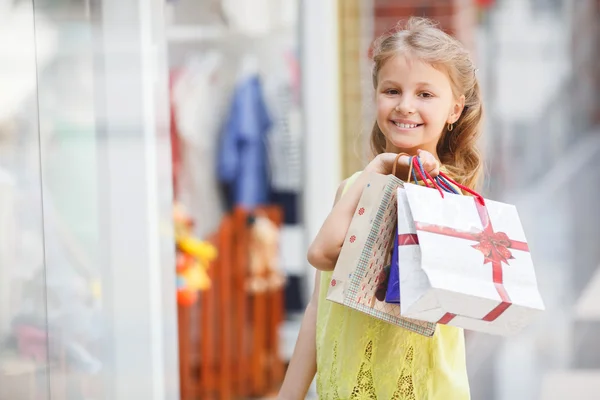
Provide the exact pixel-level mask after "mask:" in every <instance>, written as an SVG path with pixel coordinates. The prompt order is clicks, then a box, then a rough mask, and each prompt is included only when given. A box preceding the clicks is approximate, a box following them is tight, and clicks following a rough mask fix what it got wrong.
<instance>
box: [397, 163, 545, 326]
mask: <svg viewBox="0 0 600 400" xmlns="http://www.w3.org/2000/svg"><path fill="white" fill-rule="evenodd" d="M414 161H415V169H416V170H417V172H418V173H420V174H422V175H426V174H425V173H424V171H423V170H422V168H420V166H419V165H418V160H416V159H415V160H414ZM422 179H423V180H424V181H426V180H427V177H423V178H422ZM429 179H430V177H429ZM431 181H432V183H434V184H435V183H436V182H435V180H431ZM451 184H453V185H455V186H457V187H460V188H461V189H463V190H465V191H469V192H471V194H472V195H473V196H472V197H471V196H461V195H458V194H450V193H444V192H443V191H442V190H441V189H442V188H447V187H450V186H451ZM434 186H435V189H437V190H432V188H427V187H423V186H419V185H415V184H411V183H407V184H405V185H404V186H403V187H402V188H398V189H397V201H398V232H399V238H403V237H405V238H410V240H407V241H405V242H406V243H412V244H409V245H400V246H399V247H398V258H399V264H400V265H401V268H400V270H399V273H400V287H401V292H400V301H401V304H402V316H405V317H408V318H415V319H419V320H423V321H429V322H436V323H439V324H448V325H453V326H458V327H462V328H465V329H470V330H474V331H480V332H486V333H491V334H500V335H508V334H513V333H516V332H518V331H520V330H521V329H522V328H524V327H525V326H526V325H527V324H528V323H530V322H531V321H532V319H533V318H534V317H535V315H536V314H538V313H540V312H541V311H543V310H544V304H543V301H542V298H541V296H540V293H539V290H538V287H537V281H536V276H535V270H534V266H533V262H532V259H531V254H530V253H529V246H528V245H527V241H526V239H525V233H524V232H523V227H522V226H521V222H520V219H519V216H518V213H517V210H516V207H515V206H513V205H510V204H505V203H500V202H496V201H491V200H487V199H484V198H483V197H482V196H480V195H479V194H477V193H475V192H472V191H470V190H469V189H468V188H465V187H463V186H461V185H459V184H457V183H456V182H454V181H452V180H451V179H449V178H448V177H447V176H446V175H445V174H443V173H441V174H440V178H439V179H438V180H437V184H435V185H434ZM399 242H400V243H402V242H403V240H402V239H399Z"/></svg>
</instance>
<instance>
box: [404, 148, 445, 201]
mask: <svg viewBox="0 0 600 400" xmlns="http://www.w3.org/2000/svg"><path fill="white" fill-rule="evenodd" d="M410 161H411V163H410V164H411V167H412V170H413V177H414V178H415V179H414V180H415V183H416V184H418V180H417V179H416V177H415V176H414V171H415V170H416V171H417V174H419V176H420V177H421V180H422V181H423V183H424V184H425V186H426V187H428V188H429V187H431V186H429V182H431V185H432V186H433V187H434V188H436V189H437V191H438V192H440V195H441V196H442V198H443V197H444V192H443V191H442V189H441V188H440V186H439V185H438V184H437V182H436V181H435V180H434V179H433V178H432V177H431V175H429V172H427V171H425V168H423V164H421V159H420V158H419V157H418V156H417V157H411V160H410ZM409 169H410V168H409ZM427 180H429V182H427Z"/></svg>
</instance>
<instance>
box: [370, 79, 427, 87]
mask: <svg viewBox="0 0 600 400" xmlns="http://www.w3.org/2000/svg"><path fill="white" fill-rule="evenodd" d="M381 85H394V86H402V85H400V84H399V83H398V82H395V81H392V80H389V79H386V80H385V81H383V82H381ZM417 86H426V87H433V85H431V84H430V83H427V82H419V83H417Z"/></svg>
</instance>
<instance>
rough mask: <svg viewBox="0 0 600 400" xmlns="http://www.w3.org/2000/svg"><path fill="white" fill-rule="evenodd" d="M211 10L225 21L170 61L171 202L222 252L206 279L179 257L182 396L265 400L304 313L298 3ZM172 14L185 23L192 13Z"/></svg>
mask: <svg viewBox="0 0 600 400" xmlns="http://www.w3.org/2000/svg"><path fill="white" fill-rule="evenodd" d="M213 5H214V6H215V7H214V8H213V9H212V11H213V12H214V13H215V14H220V16H219V17H218V18H216V17H215V18H213V19H212V20H211V21H210V22H208V21H206V18H207V17H206V15H204V16H202V17H199V18H198V20H199V21H200V22H198V23H197V26H196V27H195V28H198V29H194V30H195V32H194V34H193V37H194V40H193V41H189V42H187V41H186V42H184V41H181V40H177V41H173V43H172V46H173V51H172V52H171V54H172V55H173V56H172V58H171V60H170V64H171V115H172V116H173V121H172V122H171V123H172V125H171V138H172V145H173V146H174V148H173V150H172V153H173V156H174V157H173V179H174V187H175V190H174V195H175V199H176V203H178V204H181V205H182V206H183V207H184V208H185V210H187V214H188V216H189V219H190V221H193V222H190V223H189V224H187V225H186V226H187V228H186V229H187V231H186V232H185V235H186V236H189V237H193V238H194V239H195V240H197V243H196V244H197V245H198V244H200V243H203V244H204V245H206V246H214V249H216V250H217V251H216V252H214V254H216V257H215V258H214V259H213V258H211V260H210V262H209V263H207V266H208V267H207V268H204V269H203V270H202V272H203V273H205V274H206V276H204V277H203V279H202V280H201V279H197V278H200V276H199V275H198V274H196V275H198V276H192V277H191V278H194V279H190V276H189V275H185V276H184V274H185V273H186V271H191V270H193V269H192V268H185V267H184V265H188V264H190V262H191V260H190V259H189V257H188V259H187V261H186V260H185V259H184V258H183V257H179V259H180V261H181V262H179V263H178V266H177V267H178V268H179V269H178V271H179V272H180V273H179V280H178V285H179V288H180V291H179V300H180V301H179V330H180V332H179V334H180V336H179V343H180V373H181V396H182V398H192V397H193V396H198V397H201V398H204V397H205V396H206V397H211V396H217V397H218V398H249V397H254V398H262V397H264V396H266V395H267V394H269V392H270V391H272V390H273V388H275V387H278V386H279V385H280V384H281V381H282V379H283V375H284V362H285V361H284V360H283V359H282V357H281V354H280V347H281V346H280V345H279V333H278V332H279V331H280V330H281V324H282V323H283V321H285V320H286V316H285V313H286V312H289V311H290V310H291V312H298V310H300V309H302V308H304V306H305V303H304V299H303V298H302V292H303V291H302V290H301V286H302V285H301V284H302V278H303V277H302V276H301V275H298V271H300V273H301V274H303V273H304V263H305V257H304V255H303V254H302V256H301V257H298V256H297V255H298V253H302V252H303V251H299V249H298V247H299V246H302V245H303V244H304V241H303V230H302V225H301V222H302V221H301V215H300V212H299V211H300V208H301V206H302V205H301V204H300V198H301V197H300V196H301V193H302V189H303V188H302V184H303V182H302V140H303V135H302V116H301V113H302V111H301V105H300V95H299V88H300V85H299V78H300V73H299V62H298V59H297V57H296V54H297V48H298V47H299V46H298V43H297V34H296V32H295V27H294V24H295V19H296V15H295V12H296V8H297V6H298V3H297V1H296V0H286V1H273V0H259V1H256V2H254V1H253V2H243V1H239V0H222V1H218V2H215V3H213ZM204 7H206V5H205V4H203V5H201V6H199V7H198V9H203V8H204ZM170 9H171V16H172V18H171V20H172V21H178V23H181V24H182V25H183V23H182V22H180V21H188V20H189V19H192V18H193V16H192V14H191V11H192V10H195V9H196V8H195V7H194V5H193V4H192V3H191V2H190V1H189V0H179V1H177V2H175V3H173V4H171V7H170ZM219 11H220V12H219ZM184 14H186V15H184ZM186 24H187V22H186ZM187 31H188V29H187V28H186V27H184V26H180V27H177V30H176V33H177V34H176V35H174V36H176V37H178V38H182V37H183V36H185V32H187ZM204 32H206V35H204ZM190 34H191V30H190ZM196 41H199V42H196ZM178 226H179V225H178ZM289 227H292V228H293V230H294V231H297V232H298V234H297V235H292V236H291V237H292V239H294V240H289V238H290V237H289V235H284V234H283V232H284V231H286V230H288V229H287V228H289ZM192 229H193V235H192V232H191V231H190V230H192ZM180 231H181V229H178V230H177V231H176V232H180ZM180 233H181V232H180ZM177 248H178V251H179V252H180V253H185V251H182V250H183V249H182V246H181V243H180V241H177ZM284 251H286V254H283V252H284ZM180 255H183V254H180ZM292 269H293V270H294V273H295V274H296V275H293V274H292V275H290V271H292ZM196 270H197V268H196ZM185 278H187V279H185ZM194 281H196V283H197V284H198V285H197V287H198V288H200V290H197V291H195V293H193V295H192V293H190V290H187V289H189V286H190V282H194ZM215 382H216V383H215Z"/></svg>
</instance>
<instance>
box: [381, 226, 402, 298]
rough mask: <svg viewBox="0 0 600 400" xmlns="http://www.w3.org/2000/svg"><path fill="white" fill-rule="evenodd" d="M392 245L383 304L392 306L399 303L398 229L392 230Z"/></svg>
mask: <svg viewBox="0 0 600 400" xmlns="http://www.w3.org/2000/svg"><path fill="white" fill-rule="evenodd" d="M394 231H395V232H394V233H395V235H394V245H393V248H392V260H391V262H390V276H389V278H388V284H387V292H386V293H385V302H386V303H392V304H399V303H400V271H399V270H398V229H394Z"/></svg>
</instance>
